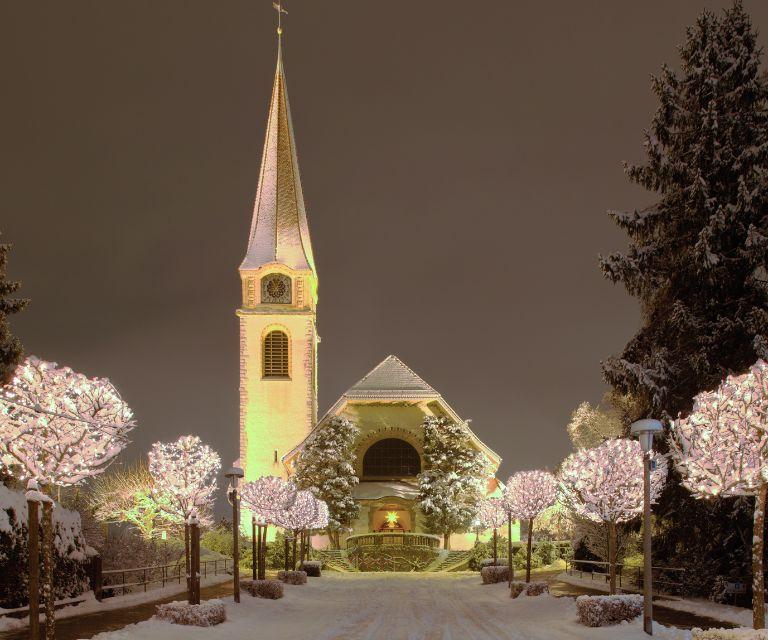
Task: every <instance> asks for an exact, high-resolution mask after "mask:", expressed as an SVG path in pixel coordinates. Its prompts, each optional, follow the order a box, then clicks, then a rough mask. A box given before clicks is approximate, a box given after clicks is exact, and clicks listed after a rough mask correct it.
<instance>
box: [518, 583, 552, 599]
mask: <svg viewBox="0 0 768 640" xmlns="http://www.w3.org/2000/svg"><path fill="white" fill-rule="evenodd" d="M543 593H549V584H547V583H546V582H519V581H514V582H513V583H512V587H511V593H510V595H511V596H512V597H513V598H517V597H518V596H520V595H523V594H524V595H526V596H540V595H541V594H543Z"/></svg>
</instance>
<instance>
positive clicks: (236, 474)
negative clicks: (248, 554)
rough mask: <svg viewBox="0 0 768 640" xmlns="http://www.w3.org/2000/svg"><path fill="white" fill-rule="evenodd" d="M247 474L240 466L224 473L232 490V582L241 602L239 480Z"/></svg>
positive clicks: (230, 502)
mask: <svg viewBox="0 0 768 640" xmlns="http://www.w3.org/2000/svg"><path fill="white" fill-rule="evenodd" d="M243 475H245V474H244V473H243V470H242V469H241V468H240V467H232V468H231V469H230V470H229V471H227V472H226V473H225V474H224V477H226V478H227V479H229V485H230V487H231V489H230V491H228V492H227V497H228V498H229V504H231V505H232V539H233V542H234V546H233V548H232V563H233V565H234V566H233V567H232V582H233V585H232V586H233V587H234V591H235V593H234V600H235V602H240V540H239V537H240V536H239V534H240V514H239V513H238V511H239V509H238V507H239V498H238V496H237V481H238V480H239V479H240V478H242V477H243Z"/></svg>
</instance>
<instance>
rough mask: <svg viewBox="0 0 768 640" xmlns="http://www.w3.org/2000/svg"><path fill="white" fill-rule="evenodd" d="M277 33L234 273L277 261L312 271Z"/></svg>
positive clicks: (294, 143)
mask: <svg viewBox="0 0 768 640" xmlns="http://www.w3.org/2000/svg"><path fill="white" fill-rule="evenodd" d="M281 40H282V38H281V37H280V34H279V32H278V49H277V69H276V70H275V81H274V84H273V86H272V99H271V101H270V106H269V117H268V119H267V135H266V139H265V140H264V152H263V155H262V159H261V171H260V173H259V183H258V187H257V190H256V203H255V205H254V209H253V221H252V222H251V233H250V236H249V238H248V250H247V252H246V254H245V259H244V260H243V262H242V264H241V265H240V269H241V270H242V269H258V268H259V267H261V266H263V265H265V264H269V263H275V262H277V263H280V264H284V265H286V266H287V267H290V268H292V269H296V270H309V271H312V272H313V273H315V260H314V257H313V255H312V244H311V242H310V239H309V226H308V224H307V213H306V210H305V207H304V193H303V191H302V188H301V177H300V175H299V163H298V160H297V157H296V141H295V139H294V136H293V122H292V121H291V108H290V105H289V103H288V90H287V88H286V83H285V70H284V69H283V53H282V42H281Z"/></svg>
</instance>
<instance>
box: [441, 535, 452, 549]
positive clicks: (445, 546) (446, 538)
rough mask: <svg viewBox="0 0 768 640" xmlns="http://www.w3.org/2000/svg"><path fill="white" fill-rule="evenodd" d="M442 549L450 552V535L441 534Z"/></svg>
mask: <svg viewBox="0 0 768 640" xmlns="http://www.w3.org/2000/svg"><path fill="white" fill-rule="evenodd" d="M443 549H445V550H446V551H450V550H451V534H450V533H444V534H443Z"/></svg>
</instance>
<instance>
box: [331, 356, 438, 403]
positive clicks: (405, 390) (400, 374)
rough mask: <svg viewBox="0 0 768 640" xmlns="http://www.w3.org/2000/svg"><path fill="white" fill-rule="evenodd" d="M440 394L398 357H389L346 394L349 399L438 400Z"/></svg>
mask: <svg viewBox="0 0 768 640" xmlns="http://www.w3.org/2000/svg"><path fill="white" fill-rule="evenodd" d="M439 395H440V394H439V393H437V391H435V390H434V389H433V388H432V387H431V386H429V385H428V384H427V383H426V382H424V380H423V379H422V378H420V377H419V376H418V375H416V374H415V373H414V372H413V370H412V369H411V368H410V367H408V366H407V365H406V364H405V363H404V362H403V361H402V360H400V358H398V357H397V356H387V357H386V358H384V360H383V361H382V362H380V363H379V364H378V365H376V366H375V367H374V368H373V369H372V370H371V371H369V372H368V373H367V374H366V375H365V376H363V378H361V379H360V380H359V381H358V382H356V383H355V384H353V385H352V386H351V387H350V388H349V389H347V390H346V391H345V392H344V396H345V397H347V398H436V397H438V396H439Z"/></svg>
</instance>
